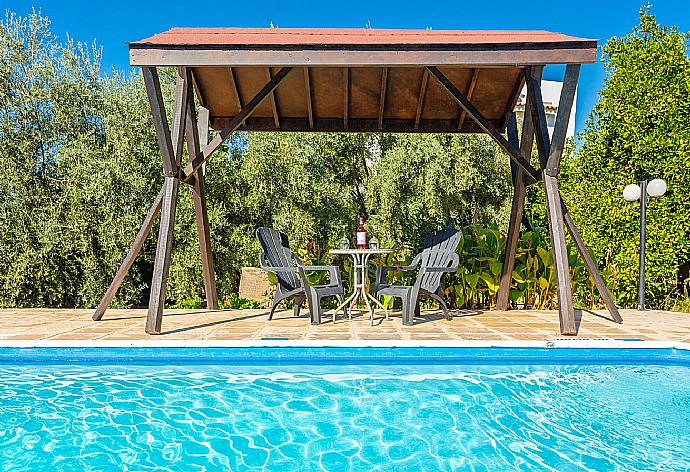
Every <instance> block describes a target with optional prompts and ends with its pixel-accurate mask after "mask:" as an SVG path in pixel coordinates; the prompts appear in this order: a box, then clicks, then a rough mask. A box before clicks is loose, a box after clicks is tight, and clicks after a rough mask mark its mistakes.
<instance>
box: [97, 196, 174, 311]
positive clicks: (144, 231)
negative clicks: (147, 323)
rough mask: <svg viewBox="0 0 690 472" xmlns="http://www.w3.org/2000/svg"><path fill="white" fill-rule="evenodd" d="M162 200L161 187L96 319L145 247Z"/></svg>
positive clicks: (99, 307) (111, 299)
mask: <svg viewBox="0 0 690 472" xmlns="http://www.w3.org/2000/svg"><path fill="white" fill-rule="evenodd" d="M162 201H163V189H162V188H161V191H160V192H158V196H156V199H155V200H154V201H153V205H151V208H149V211H148V213H147V214H146V218H144V222H143V223H142V224H141V228H140V229H139V232H137V235H136V237H135V238H134V242H133V243H132V246H131V247H130V248H129V252H127V255H126V256H125V259H124V260H123V261H122V264H120V268H119V269H118V270H117V273H116V274H115V277H113V280H112V282H110V286H109V287H108V290H107V291H106V292H105V295H103V298H102V299H101V302H100V303H99V304H98V308H96V311H94V313H93V316H92V318H93V320H94V321H99V320H100V319H101V318H103V315H104V314H105V310H106V309H107V308H108V306H109V305H110V303H111V302H112V301H113V298H115V294H116V293H117V290H118V289H119V288H120V285H122V281H123V280H124V279H125V276H126V275H127V273H128V272H129V269H131V267H132V264H134V260H135V259H136V258H137V256H138V255H139V253H140V252H141V248H142V247H144V242H146V238H147V237H148V235H149V233H150V232H151V228H152V227H153V223H154V221H156V217H157V216H158V213H160V211H161V202H162Z"/></svg>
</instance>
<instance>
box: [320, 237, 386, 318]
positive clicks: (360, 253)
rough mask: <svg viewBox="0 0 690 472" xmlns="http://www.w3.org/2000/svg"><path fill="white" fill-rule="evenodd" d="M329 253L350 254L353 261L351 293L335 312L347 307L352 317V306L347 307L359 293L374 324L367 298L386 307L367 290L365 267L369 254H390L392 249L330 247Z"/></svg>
mask: <svg viewBox="0 0 690 472" xmlns="http://www.w3.org/2000/svg"><path fill="white" fill-rule="evenodd" d="M328 252H329V253H330V254H336V255H350V256H352V260H353V261H354V266H353V268H354V270H353V275H352V278H353V280H352V295H350V296H349V297H347V298H346V299H345V301H344V302H343V303H342V304H341V305H340V306H339V307H338V308H336V309H335V312H336V313H337V312H338V310H341V309H343V308H344V307H346V306H347V307H348V308H347V315H348V318H349V319H352V308H351V307H349V306H348V305H349V304H350V303H351V302H353V301H354V302H356V301H357V298H358V297H359V296H360V295H361V297H362V299H363V300H364V304H365V305H366V307H367V310H368V311H369V319H370V320H371V325H372V326H373V325H374V308H373V307H372V305H371V304H370V303H369V300H371V301H373V302H374V303H375V304H377V305H378V306H380V307H381V308H383V309H384V310H386V307H384V306H383V305H382V304H381V302H379V301H378V300H377V299H375V298H374V297H372V296H371V295H370V294H369V291H368V290H367V289H368V287H367V285H368V281H369V277H367V267H368V263H369V258H370V257H371V256H378V255H380V254H390V253H391V252H393V250H392V249H331V250H330V251H328ZM386 318H388V310H386ZM333 322H334V323H335V316H333Z"/></svg>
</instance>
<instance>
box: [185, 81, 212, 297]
mask: <svg viewBox="0 0 690 472" xmlns="http://www.w3.org/2000/svg"><path fill="white" fill-rule="evenodd" d="M208 125H209V111H208V109H207V108H204V107H201V108H200V109H199V118H198V120H197V118H196V111H195V110H194V95H193V91H192V88H191V87H190V88H189V98H188V100H187V116H186V128H187V149H188V151H189V155H190V156H196V155H197V154H198V153H199V151H200V149H201V146H206V144H208ZM205 170H206V169H205V166H203V165H202V166H201V167H200V168H198V169H197V170H196V172H195V173H194V181H193V186H192V197H193V199H194V214H195V219H196V230H197V234H198V236H199V252H200V253H201V270H202V272H203V275H204V291H205V293H206V308H208V309H209V310H217V309H218V291H217V290H216V276H215V268H214V266H213V254H212V253H211V233H210V230H209V225H208V212H207V210H206V191H205V176H204V174H205Z"/></svg>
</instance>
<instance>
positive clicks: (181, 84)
mask: <svg viewBox="0 0 690 472" xmlns="http://www.w3.org/2000/svg"><path fill="white" fill-rule="evenodd" d="M191 81H192V75H191V74H190V73H188V71H187V68H186V67H178V68H177V76H176V77H175V101H174V102H173V122H172V126H173V128H172V135H171V141H172V144H173V146H174V148H173V149H174V152H175V167H176V168H178V169H179V167H180V164H181V163H182V149H183V148H184V134H185V133H184V126H185V120H184V117H183V116H182V115H183V114H184V113H185V111H186V110H187V99H188V98H189V90H190V87H189V84H190V82H191Z"/></svg>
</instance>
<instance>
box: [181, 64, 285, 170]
mask: <svg viewBox="0 0 690 472" xmlns="http://www.w3.org/2000/svg"><path fill="white" fill-rule="evenodd" d="M291 70H292V67H283V68H282V69H280V71H278V73H277V74H276V75H274V76H273V78H272V79H271V80H269V81H268V83H267V84H266V85H264V86H263V88H262V89H261V90H259V91H258V92H257V94H256V95H255V96H254V98H252V99H251V100H250V101H249V103H247V105H245V107H244V108H243V109H242V110H241V111H240V112H239V113H238V114H237V115H235V117H234V118H233V119H232V120H230V123H229V124H228V126H226V127H225V128H223V129H222V130H221V131H220V132H219V133H218V134H217V135H216V136H215V137H214V138H213V139H212V140H211V142H209V143H208V144H207V145H206V146H204V147H203V149H202V150H201V151H200V152H199V153H198V154H197V155H196V157H194V159H193V160H192V161H191V162H190V163H189V164H187V166H186V167H185V168H184V175H182V176H181V178H182V179H183V181H184V182H187V183H189V182H190V181H192V179H193V178H194V173H195V172H196V171H197V169H199V167H201V165H202V164H203V163H204V162H205V161H206V159H208V157H209V156H210V155H211V154H213V152H214V151H215V150H216V149H218V148H219V147H220V145H221V144H223V141H225V140H226V139H227V137H228V136H230V134H232V133H233V132H234V131H235V130H237V128H239V127H240V125H241V124H242V122H243V121H244V120H246V119H247V117H248V116H249V115H251V114H252V113H253V112H254V110H256V109H257V108H258V107H259V105H261V103H263V101H264V100H265V99H266V98H268V96H269V95H270V94H271V93H272V92H273V91H274V90H275V89H276V88H277V87H278V85H279V84H280V83H281V82H282V81H283V79H284V78H285V77H286V76H287V75H288V73H289V72H290V71H291Z"/></svg>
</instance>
